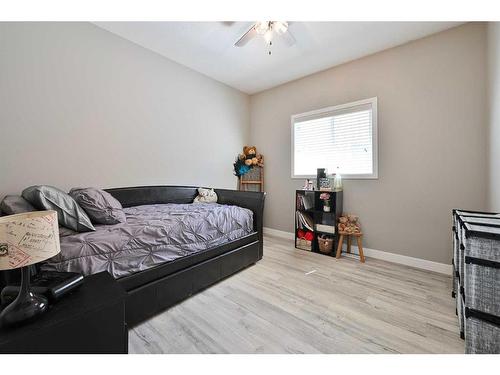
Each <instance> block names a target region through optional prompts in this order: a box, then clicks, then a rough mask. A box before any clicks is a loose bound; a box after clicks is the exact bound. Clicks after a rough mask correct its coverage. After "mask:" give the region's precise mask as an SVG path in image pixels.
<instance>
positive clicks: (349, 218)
mask: <svg viewBox="0 0 500 375" xmlns="http://www.w3.org/2000/svg"><path fill="white" fill-rule="evenodd" d="M339 232H344V233H347V234H357V233H361V225H360V224H359V217H358V216H356V215H347V214H344V215H343V216H341V217H339Z"/></svg>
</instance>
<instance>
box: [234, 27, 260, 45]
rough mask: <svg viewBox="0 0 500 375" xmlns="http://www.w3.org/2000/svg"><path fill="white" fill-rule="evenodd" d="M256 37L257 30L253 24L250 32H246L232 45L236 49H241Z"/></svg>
mask: <svg viewBox="0 0 500 375" xmlns="http://www.w3.org/2000/svg"><path fill="white" fill-rule="evenodd" d="M256 35H257V30H255V24H254V25H252V27H251V28H250V30H248V31H247V32H246V33H245V34H243V36H242V37H241V38H240V39H238V41H237V42H236V43H234V45H235V46H236V47H243V46H244V45H245V44H247V43H248V42H249V41H250V39H252V38H253V37H255V36H256Z"/></svg>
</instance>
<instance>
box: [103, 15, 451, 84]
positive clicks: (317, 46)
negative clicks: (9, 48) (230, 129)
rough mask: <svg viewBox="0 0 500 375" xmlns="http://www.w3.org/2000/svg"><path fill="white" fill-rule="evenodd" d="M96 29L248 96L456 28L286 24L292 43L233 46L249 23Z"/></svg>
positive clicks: (444, 24)
mask: <svg viewBox="0 0 500 375" xmlns="http://www.w3.org/2000/svg"><path fill="white" fill-rule="evenodd" d="M95 24H96V25H97V26H99V27H101V28H103V29H106V30H108V31H110V32H112V33H114V34H116V35H119V36H121V37H123V38H125V39H128V40H130V41H132V42H135V43H137V44H139V45H141V46H143V47H146V48H148V49H150V50H153V51H155V52H157V53H159V54H161V55H163V56H165V57H167V58H169V59H171V60H173V61H176V62H178V63H180V64H182V65H185V66H187V67H189V68H191V69H194V70H196V71H198V72H200V73H203V74H205V75H207V76H209V77H212V78H214V79H216V80H218V81H220V82H223V83H225V84H227V85H229V86H232V87H234V88H236V89H238V90H241V91H243V92H246V93H248V94H254V93H256V92H259V91H262V90H265V89H268V88H271V87H274V86H277V85H280V84H282V83H285V82H288V81H292V80H294V79H297V78H300V77H304V76H306V75H308V74H312V73H315V72H318V71H321V70H324V69H327V68H330V67H332V66H335V65H338V64H342V63H345V62H347V61H351V60H354V59H357V58H360V57H363V56H366V55H369V54H372V53H375V52H378V51H381V50H384V49H387V48H391V47H394V46H397V45H400V44H403V43H406V42H408V41H411V40H415V39H418V38H422V37H424V36H427V35H430V34H433V33H436V32H439V31H442V30H445V29H448V28H451V27H454V26H457V25H459V24H460V23H459V22H292V23H290V25H289V30H290V32H292V34H293V35H294V37H295V39H296V40H297V43H296V44H295V45H293V46H292V47H287V46H285V44H284V43H283V42H282V41H281V40H280V39H279V37H276V38H275V40H274V41H273V48H272V55H268V53H267V52H268V48H267V46H266V45H265V42H264V40H263V39H262V38H255V39H253V40H251V41H250V42H249V43H248V44H247V45H246V46H244V47H235V46H234V43H235V42H236V40H238V38H239V37H240V36H241V35H242V34H243V33H245V32H246V31H247V30H248V29H249V28H250V27H251V25H252V22H96V23H95Z"/></svg>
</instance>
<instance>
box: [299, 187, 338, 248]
mask: <svg viewBox="0 0 500 375" xmlns="http://www.w3.org/2000/svg"><path fill="white" fill-rule="evenodd" d="M322 193H328V194H330V199H329V201H330V212H325V211H324V210H323V205H324V203H323V201H322V200H321V199H320V195H321V194H322ZM342 194H343V192H342V191H320V190H296V192H295V247H296V248H299V247H297V233H298V231H299V228H298V227H299V223H298V219H297V212H301V213H304V214H306V215H309V217H310V218H311V219H312V223H313V227H312V233H313V240H312V242H311V251H312V252H314V253H320V254H324V253H322V252H320V251H319V245H318V236H319V235H321V234H326V235H328V236H330V237H333V239H334V242H333V249H332V251H331V252H330V253H329V254H325V255H330V256H335V249H336V248H337V245H338V233H337V221H338V218H339V217H340V216H341V215H342ZM301 196H305V197H306V200H307V201H308V202H309V203H310V207H304V205H303V200H301V199H302V198H300V197H301ZM317 224H323V225H328V226H333V227H334V228H335V233H333V234H332V233H329V232H324V231H321V230H318V229H317V228H316V226H317Z"/></svg>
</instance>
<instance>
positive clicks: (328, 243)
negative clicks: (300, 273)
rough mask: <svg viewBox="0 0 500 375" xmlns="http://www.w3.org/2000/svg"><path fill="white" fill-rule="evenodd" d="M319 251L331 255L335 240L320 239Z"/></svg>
mask: <svg viewBox="0 0 500 375" xmlns="http://www.w3.org/2000/svg"><path fill="white" fill-rule="evenodd" d="M318 247H319V251H321V252H322V253H325V254H330V253H331V252H332V249H333V238H321V237H318Z"/></svg>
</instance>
